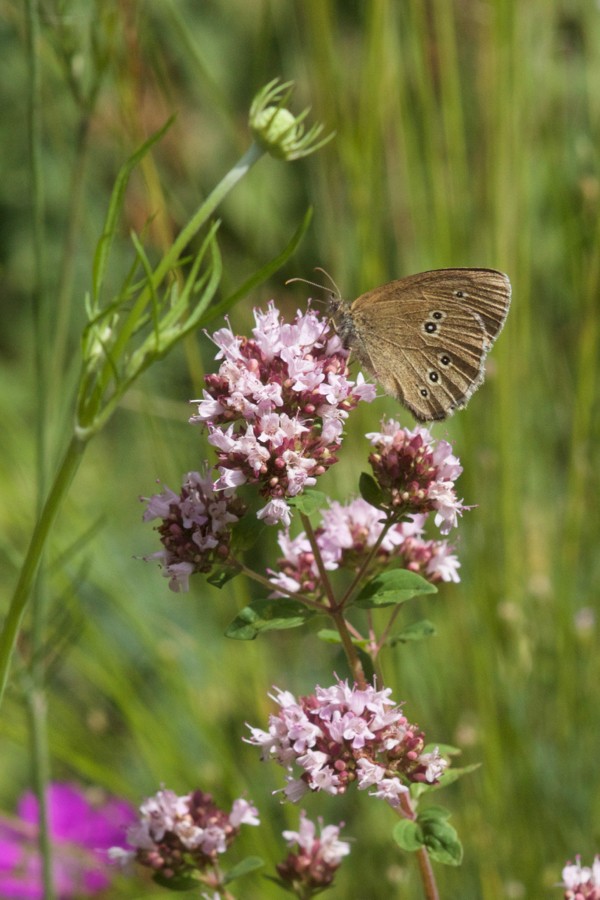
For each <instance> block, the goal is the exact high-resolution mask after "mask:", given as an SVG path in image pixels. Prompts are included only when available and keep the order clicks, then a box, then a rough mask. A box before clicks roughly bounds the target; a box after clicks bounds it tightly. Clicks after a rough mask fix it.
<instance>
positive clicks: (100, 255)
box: [92, 116, 175, 306]
mask: <svg viewBox="0 0 600 900" xmlns="http://www.w3.org/2000/svg"><path fill="white" fill-rule="evenodd" d="M174 118H175V117H174V116H171V117H170V118H169V119H167V121H166V122H165V124H164V125H163V126H162V128H159V130H158V131H156V132H155V133H154V134H153V135H151V137H149V138H148V140H147V141H144V143H143V144H142V146H141V147H140V148H139V149H138V150H136V151H135V153H134V154H133V155H132V156H130V157H129V159H128V160H127V161H126V162H125V163H124V164H123V165H122V166H121V169H120V170H119V174H118V175H117V180H116V181H115V186H114V188H113V192H112V195H111V198H110V203H109V206H108V212H107V214H106V220H105V222H104V229H103V231H102V236H101V238H100V240H99V241H98V244H97V246H96V252H95V254H94V267H93V277H92V296H93V302H94V306H96V304H97V303H98V299H99V296H100V291H101V289H102V283H103V281H104V275H105V274H106V268H107V266H108V257H109V255H110V248H111V245H112V242H113V238H114V236H115V233H116V230H117V225H118V220H119V216H120V214H121V209H122V208H123V201H124V199H125V190H126V189H127V184H128V182H129V178H130V176H131V173H132V172H133V170H134V169H135V167H136V166H137V164H138V163H139V162H140V161H141V160H142V159H143V158H144V156H145V155H146V153H148V151H149V150H150V148H151V147H152V146H153V145H154V144H156V142H157V141H159V140H160V139H161V137H162V136H163V135H164V134H165V132H166V131H168V130H169V128H170V127H171V125H172V124H173V121H174Z"/></svg>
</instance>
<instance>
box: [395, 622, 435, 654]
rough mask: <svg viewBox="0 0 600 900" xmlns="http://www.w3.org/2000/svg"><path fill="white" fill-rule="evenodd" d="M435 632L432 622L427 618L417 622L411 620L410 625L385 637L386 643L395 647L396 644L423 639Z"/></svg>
mask: <svg viewBox="0 0 600 900" xmlns="http://www.w3.org/2000/svg"><path fill="white" fill-rule="evenodd" d="M435 633H436V628H435V625H434V624H433V622H430V621H429V619H421V620H420V621H419V622H413V624H412V625H408V626H407V627H406V628H403V629H402V631H399V632H398V633H397V634H393V635H392V636H391V637H389V638H388V639H387V641H386V645H387V646H388V647H395V646H396V644H408V643H409V642H410V641H424V640H425V638H429V637H433V635H434V634H435Z"/></svg>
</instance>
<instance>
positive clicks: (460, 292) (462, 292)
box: [454, 291, 466, 297]
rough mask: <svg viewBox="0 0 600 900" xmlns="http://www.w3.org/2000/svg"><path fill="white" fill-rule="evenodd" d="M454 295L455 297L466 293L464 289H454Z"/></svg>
mask: <svg viewBox="0 0 600 900" xmlns="http://www.w3.org/2000/svg"><path fill="white" fill-rule="evenodd" d="M454 296H455V297H464V296H466V295H465V292H464V291H454Z"/></svg>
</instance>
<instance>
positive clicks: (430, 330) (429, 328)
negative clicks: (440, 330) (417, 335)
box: [423, 322, 437, 334]
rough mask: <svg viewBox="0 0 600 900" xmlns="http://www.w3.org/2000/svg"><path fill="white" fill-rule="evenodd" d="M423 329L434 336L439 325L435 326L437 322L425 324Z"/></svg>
mask: <svg viewBox="0 0 600 900" xmlns="http://www.w3.org/2000/svg"><path fill="white" fill-rule="evenodd" d="M423 328H424V329H425V331H426V332H427V334H433V333H434V332H436V331H437V325H436V324H435V322H425V325H424V326H423Z"/></svg>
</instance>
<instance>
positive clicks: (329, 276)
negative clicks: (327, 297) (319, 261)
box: [315, 266, 342, 297]
mask: <svg viewBox="0 0 600 900" xmlns="http://www.w3.org/2000/svg"><path fill="white" fill-rule="evenodd" d="M315 272H322V273H323V275H324V276H325V278H327V279H328V280H329V281H330V282H331V284H332V285H333V287H334V289H335V295H336V297H341V296H342V294H341V291H340V289H339V287H338V286H337V284H336V283H335V281H334V280H333V278H332V277H331V275H330V274H329V272H328V271H327V270H326V269H322V268H321V266H317V267H316V269H315Z"/></svg>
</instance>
